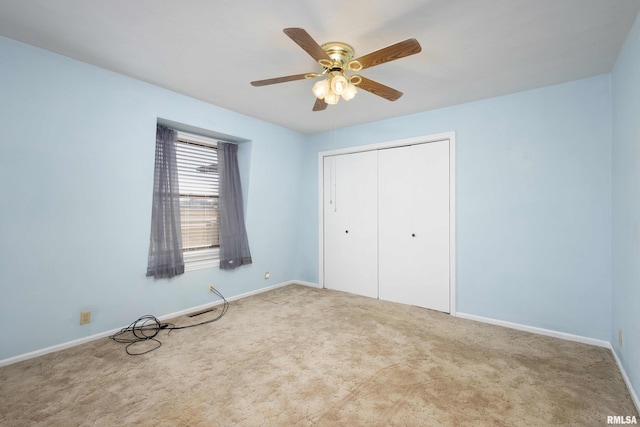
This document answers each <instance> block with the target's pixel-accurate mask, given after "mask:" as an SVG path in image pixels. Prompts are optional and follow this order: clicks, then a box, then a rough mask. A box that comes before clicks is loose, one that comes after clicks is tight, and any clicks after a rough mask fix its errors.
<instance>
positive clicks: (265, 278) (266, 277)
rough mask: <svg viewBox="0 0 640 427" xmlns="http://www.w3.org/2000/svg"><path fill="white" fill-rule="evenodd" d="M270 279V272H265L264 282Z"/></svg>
mask: <svg viewBox="0 0 640 427" xmlns="http://www.w3.org/2000/svg"><path fill="white" fill-rule="evenodd" d="M268 278H269V272H268V271H265V272H264V280H267V279H268Z"/></svg>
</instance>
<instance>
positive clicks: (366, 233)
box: [323, 151, 378, 298]
mask: <svg viewBox="0 0 640 427" xmlns="http://www.w3.org/2000/svg"><path fill="white" fill-rule="evenodd" d="M376 176H377V153H376V152H375V151H368V152H362V153H353V154H343V155H337V156H331V157H325V158H324V189H323V193H324V208H323V212H324V245H323V247H324V287H325V288H327V289H335V290H339V291H345V292H350V293H353V294H358V295H364V296H368V297H372V298H377V297H378V242H377V228H378V214H377V209H378V199H377V184H376V181H377V178H376Z"/></svg>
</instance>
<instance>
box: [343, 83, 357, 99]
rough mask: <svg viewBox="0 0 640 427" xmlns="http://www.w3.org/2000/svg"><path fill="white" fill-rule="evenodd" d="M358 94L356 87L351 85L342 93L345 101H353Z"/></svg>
mask: <svg viewBox="0 0 640 427" xmlns="http://www.w3.org/2000/svg"><path fill="white" fill-rule="evenodd" d="M356 93H358V89H356V87H355V86H354V85H352V84H351V83H349V84H348V85H347V88H346V89H345V90H344V92H342V99H344V100H345V101H351V100H352V99H353V97H354V96H356Z"/></svg>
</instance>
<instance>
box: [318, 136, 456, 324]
mask: <svg viewBox="0 0 640 427" xmlns="http://www.w3.org/2000/svg"><path fill="white" fill-rule="evenodd" d="M444 140H448V141H449V308H450V310H449V314H450V315H452V316H455V315H456V181H455V178H456V167H455V166H456V156H455V153H456V149H455V147H456V143H455V140H456V135H455V132H443V133H438V134H433V135H424V136H419V137H415V138H408V139H401V140H395V141H388V142H380V143H375V144H367V145H358V146H355V147H347V148H341V149H336V150H330V151H321V152H319V153H318V220H319V224H318V242H319V250H318V257H319V263H318V267H319V268H318V280H319V285H320V287H321V288H324V287H325V286H324V209H323V203H324V158H325V157H328V156H335V155H339V154H349V153H359V152H362V151H372V150H380V149H385V148H395V147H403V146H407V145H416V144H427V143H430V142H437V141H444Z"/></svg>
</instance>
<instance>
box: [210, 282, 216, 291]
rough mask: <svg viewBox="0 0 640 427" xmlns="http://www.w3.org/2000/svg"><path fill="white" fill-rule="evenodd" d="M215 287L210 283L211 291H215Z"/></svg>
mask: <svg viewBox="0 0 640 427" xmlns="http://www.w3.org/2000/svg"><path fill="white" fill-rule="evenodd" d="M214 289H215V287H214V286H213V283H209V292H213V290H214Z"/></svg>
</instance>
